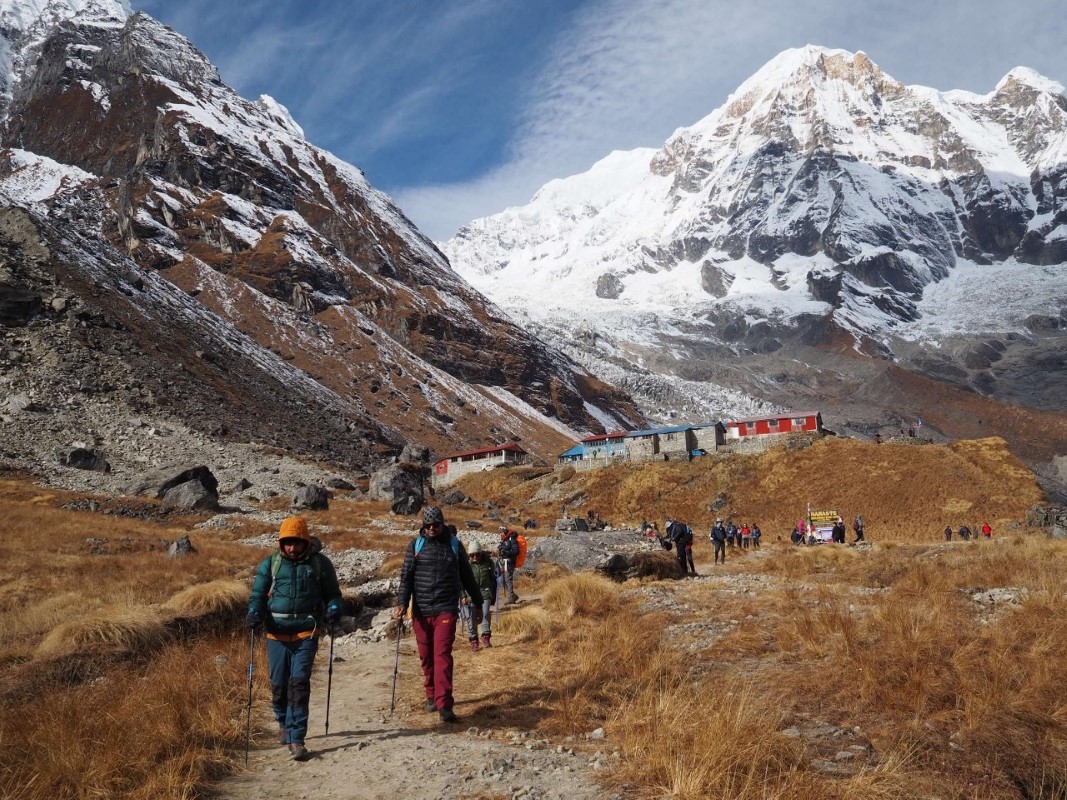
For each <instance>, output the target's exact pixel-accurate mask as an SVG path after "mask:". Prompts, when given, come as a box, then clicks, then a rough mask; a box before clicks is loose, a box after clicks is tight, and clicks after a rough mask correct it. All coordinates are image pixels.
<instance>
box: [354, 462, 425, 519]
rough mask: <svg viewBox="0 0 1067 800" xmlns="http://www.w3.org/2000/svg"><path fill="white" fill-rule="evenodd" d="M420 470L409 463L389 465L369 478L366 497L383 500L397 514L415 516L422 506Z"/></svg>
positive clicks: (421, 476) (421, 475)
mask: <svg viewBox="0 0 1067 800" xmlns="http://www.w3.org/2000/svg"><path fill="white" fill-rule="evenodd" d="M422 486H423V474H422V469H421V468H420V467H419V466H418V465H416V464H411V463H402V464H389V465H388V466H385V467H383V468H382V469H380V470H378V471H377V472H375V473H373V474H372V475H371V476H370V486H369V487H368V489H367V497H368V498H369V499H371V500H385V501H386V502H388V503H389V504H390V505H391V506H392V507H393V508H394V509H401V510H398V511H395V513H397V514H406V515H410V514H416V513H418V511H419V509H421V508H422V505H423V496H422Z"/></svg>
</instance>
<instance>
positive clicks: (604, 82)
mask: <svg viewBox="0 0 1067 800" xmlns="http://www.w3.org/2000/svg"><path fill="white" fill-rule="evenodd" d="M1065 26H1067V22H1065V20H1064V15H1063V14H1062V8H1061V0H1030V2H1023V3H1019V2H1018V1H1017V0H1013V1H1012V2H1009V1H1008V0H967V2H964V1H963V0H944V1H943V2H935V3H931V2H929V0H896V1H895V2H892V3H889V2H885V1H884V0H869V2H856V0H749V1H748V2H745V3H737V2H732V1H731V2H726V1H724V0H594V1H593V2H590V3H588V4H586V6H585V7H584V8H583V9H582V10H581V11H580V12H579V13H578V14H577V15H576V16H575V18H574V25H573V26H572V27H571V29H570V30H569V31H568V32H567V33H566V34H565V35H564V36H563V37H562V38H560V39H559V40H557V41H556V42H555V43H554V44H553V45H552V47H551V48H550V50H549V52H548V53H547V54H546V56H545V59H544V62H543V65H542V68H541V70H540V71H539V74H537V75H536V76H535V79H534V80H533V81H532V82H531V89H530V91H529V93H528V95H527V96H526V98H525V103H524V110H523V111H522V112H521V114H520V115H519V119H518V120H517V124H516V131H515V134H514V136H513V138H512V142H511V146H510V158H509V159H508V161H507V163H505V164H503V165H497V166H495V167H492V168H491V169H489V170H488V171H487V172H486V173H485V174H483V175H482V176H480V177H478V178H476V179H474V180H470V181H464V182H461V183H456V184H452V185H446V186H440V185H438V186H423V187H408V188H403V189H399V190H394V192H393V194H394V196H395V199H396V200H397V201H398V203H399V204H400V206H401V207H402V208H403V209H404V210H405V213H407V214H408V216H410V217H411V219H412V220H414V221H415V223H416V224H417V225H419V227H420V228H422V229H423V230H424V231H425V232H426V233H427V234H428V235H429V236H431V237H432V238H434V239H438V240H440V239H444V238H447V237H449V236H451V235H452V234H453V233H454V232H455V231H456V229H458V228H459V227H460V226H462V225H463V224H465V223H467V222H469V221H470V220H471V219H473V218H476V217H479V216H486V215H488V214H492V213H496V212H498V211H500V210H502V209H503V208H505V207H507V206H512V205H519V204H522V203H525V202H526V201H527V200H528V199H529V198H530V196H531V195H532V194H533V192H534V191H536V190H537V189H538V188H539V187H540V186H542V185H543V184H544V183H546V182H548V181H549V180H551V179H552V178H558V177H564V176H567V175H571V174H574V173H576V172H580V171H584V170H585V169H588V168H589V167H590V166H591V165H592V164H593V163H594V162H595V161H597V160H599V159H600V158H602V157H604V156H605V155H607V154H608V153H609V152H610V151H612V150H615V149H630V148H634V147H639V146H644V147H648V146H652V147H655V146H658V145H660V144H662V143H663V141H664V140H665V139H666V138H667V137H668V136H669V135H670V133H671V132H672V131H673V130H674V129H676V128H678V127H681V126H686V125H691V124H692V123H694V122H696V121H697V120H699V119H700V118H702V117H703V116H705V115H707V114H709V113H710V112H711V111H713V110H714V109H715V108H716V107H718V106H719V105H721V104H722V103H723V102H724V101H725V99H726V97H727V95H728V94H729V93H730V92H731V91H732V90H733V89H734V88H736V87H737V85H738V84H740V83H741V81H743V80H744V79H745V78H746V77H748V76H749V75H750V74H752V73H753V72H755V71H756V70H757V69H759V67H760V66H762V65H763V64H764V63H766V62H767V61H768V60H770V59H771V58H773V57H774V56H775V55H776V54H777V53H778V52H780V51H781V50H784V49H786V48H789V47H800V46H803V45H805V44H809V43H810V44H818V45H825V46H829V47H841V48H844V49H848V50H853V51H855V50H864V51H866V52H867V53H868V54H869V55H870V56H871V57H872V58H873V59H874V60H875V61H876V62H877V63H879V64H880V66H882V67H883V69H885V70H886V71H887V72H889V73H890V74H891V75H893V76H894V77H895V78H897V79H899V80H904V81H905V82H908V83H923V84H926V85H933V86H936V87H937V88H939V89H954V88H965V89H971V90H974V91H981V92H985V91H989V90H991V89H992V88H993V86H994V85H995V83H996V81H997V80H998V79H999V78H1000V77H1001V76H1003V75H1004V74H1005V73H1006V72H1007V71H1008V70H1009V69H1010V68H1011V67H1013V66H1016V65H1017V64H1020V63H1025V64H1026V65H1028V66H1032V67H1034V68H1035V69H1037V70H1038V71H1040V72H1044V73H1045V74H1048V75H1049V76H1050V77H1052V78H1055V79H1058V80H1060V81H1061V82H1063V81H1064V79H1065V78H1067V75H1065V74H1064V73H1065V72H1067V57H1065V56H1064V55H1063V52H1064V51H1063V49H1062V48H1061V47H1060V45H1059V42H1061V41H1062V39H1063V36H1064V33H1065ZM1057 73H1058V74H1057Z"/></svg>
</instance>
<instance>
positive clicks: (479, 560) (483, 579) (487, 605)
mask: <svg viewBox="0 0 1067 800" xmlns="http://www.w3.org/2000/svg"><path fill="white" fill-rule="evenodd" d="M467 555H469V556H470V560H471V572H473V573H474V580H475V582H476V583H477V584H478V588H479V589H481V590H482V643H481V646H482V647H492V646H493V644H492V638H493V631H492V627H491V624H490V619H489V616H490V614H491V613H492V610H493V604H494V603H495V602H496V587H497V579H496V564H495V563H494V562H493V559H491V558H490V557H489V554H488V553H487V552H485V550H483V549H482V543H481V542H479V541H478V540H477V539H475V540H474V541H473V542H471V546H470V547H469V548H467ZM461 602H462V603H463V604H464V605H470V603H471V602H472V601H471V599H470V595H468V594H467V593H466V592H464V593H463V600H462V601H461ZM467 632H468V634H469V635H470V640H471V650H477V649H478V614H477V613H476V611H475V609H473V608H472V609H470V613H469V614H468V615H467Z"/></svg>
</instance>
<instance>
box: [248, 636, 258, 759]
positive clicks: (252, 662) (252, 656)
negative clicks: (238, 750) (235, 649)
mask: <svg viewBox="0 0 1067 800" xmlns="http://www.w3.org/2000/svg"><path fill="white" fill-rule="evenodd" d="M250 633H251V641H250V642H249V645H248V705H247V711H248V722H247V723H246V724H245V767H247V766H248V743H249V741H250V740H251V738H252V675H253V673H254V672H255V670H256V629H255V628H253V629H252V630H251V631H250Z"/></svg>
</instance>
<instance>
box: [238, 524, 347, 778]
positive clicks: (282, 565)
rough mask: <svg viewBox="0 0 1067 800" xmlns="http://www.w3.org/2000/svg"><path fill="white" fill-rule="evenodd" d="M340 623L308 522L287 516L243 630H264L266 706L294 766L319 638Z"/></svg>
mask: <svg viewBox="0 0 1067 800" xmlns="http://www.w3.org/2000/svg"><path fill="white" fill-rule="evenodd" d="M340 619H341V588H340V586H339V585H338V583H337V573H336V572H335V571H334V568H333V564H332V563H330V559H328V558H327V557H326V556H324V555H323V554H322V553H319V552H317V551H315V550H314V549H313V548H312V545H311V534H310V533H308V526H307V523H306V522H305V521H304V520H303V519H301V518H300V517H289V518H288V519H286V520H283V521H282V524H281V527H280V528H279V529H278V550H277V551H276V552H275V553H273V554H272V555H270V556H268V557H267V558H265V559H263V561H262V562H260V565H259V568H258V569H257V570H256V578H255V581H254V582H253V584H252V595H251V597H250V598H249V600H248V627H250V628H252V629H253V630H255V629H256V628H259V627H260V626H261V625H262V626H264V628H265V629H266V636H267V665H268V667H269V669H270V689H271V705H272V706H273V708H274V718H275V719H276V720H277V721H278V740H279V742H280V743H281V744H285V745H288V746H289V753H290V754H291V755H292V757H293V758H294V759H295V760H297V761H302V760H303V759H305V758H307V755H308V752H307V748H306V747H305V746H304V737H305V736H306V735H307V729H308V705H309V703H310V702H311V668H312V667H313V666H314V663H315V653H316V652H317V651H318V647H319V637H320V636H321V635H322V634H323V633H325V632H326V627H327V626H331V627H332V626H333V625H336V624H337V622H338V621H340Z"/></svg>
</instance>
